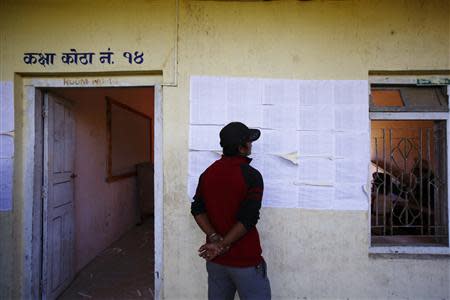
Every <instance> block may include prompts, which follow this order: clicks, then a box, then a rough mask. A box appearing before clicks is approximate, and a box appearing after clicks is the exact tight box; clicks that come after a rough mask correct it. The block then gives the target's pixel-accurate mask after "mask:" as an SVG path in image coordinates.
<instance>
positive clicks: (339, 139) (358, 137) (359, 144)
mask: <svg viewBox="0 0 450 300" xmlns="http://www.w3.org/2000/svg"><path fill="white" fill-rule="evenodd" d="M334 140H335V145H336V146H335V149H336V151H335V156H336V157H338V158H351V159H353V160H364V159H368V158H369V156H370V139H369V133H368V132H362V133H359V132H336V133H335V136H334Z"/></svg>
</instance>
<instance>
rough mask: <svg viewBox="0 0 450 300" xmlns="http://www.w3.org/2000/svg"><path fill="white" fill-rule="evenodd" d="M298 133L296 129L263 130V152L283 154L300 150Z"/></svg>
mask: <svg viewBox="0 0 450 300" xmlns="http://www.w3.org/2000/svg"><path fill="white" fill-rule="evenodd" d="M298 134H299V133H298V131H296V130H262V131H261V136H262V137H263V139H262V152H263V153H267V154H281V155H282V154H287V153H292V152H296V151H297V150H298ZM255 143H258V141H256V142H255Z"/></svg>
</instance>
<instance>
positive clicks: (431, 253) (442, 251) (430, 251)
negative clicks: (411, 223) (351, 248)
mask: <svg viewBox="0 0 450 300" xmlns="http://www.w3.org/2000/svg"><path fill="white" fill-rule="evenodd" d="M369 256H373V257H386V258H399V257H405V258H427V257H433V258H436V257H445V258H450V247H420V246H418V247H417V246H416V247H413V246H407V247H369Z"/></svg>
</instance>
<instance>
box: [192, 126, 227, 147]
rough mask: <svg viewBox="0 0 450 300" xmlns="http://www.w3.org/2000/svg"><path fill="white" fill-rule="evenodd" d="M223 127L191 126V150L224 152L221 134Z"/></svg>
mask: <svg viewBox="0 0 450 300" xmlns="http://www.w3.org/2000/svg"><path fill="white" fill-rule="evenodd" d="M222 127H223V126H209V125H207V126H206V125H191V126H189V149H190V150H203V151H219V152H220V151H222V148H221V147H220V137H219V133H220V130H221V129H222Z"/></svg>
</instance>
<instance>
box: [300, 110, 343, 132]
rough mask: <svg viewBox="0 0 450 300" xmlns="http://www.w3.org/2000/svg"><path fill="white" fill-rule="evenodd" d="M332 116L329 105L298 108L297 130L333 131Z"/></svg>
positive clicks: (332, 112)
mask: <svg viewBox="0 0 450 300" xmlns="http://www.w3.org/2000/svg"><path fill="white" fill-rule="evenodd" d="M334 115H335V113H334V108H333V106H331V105H330V106H326V105H314V106H300V109H299V126H298V129H299V130H333V129H334V123H335V121H334Z"/></svg>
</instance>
